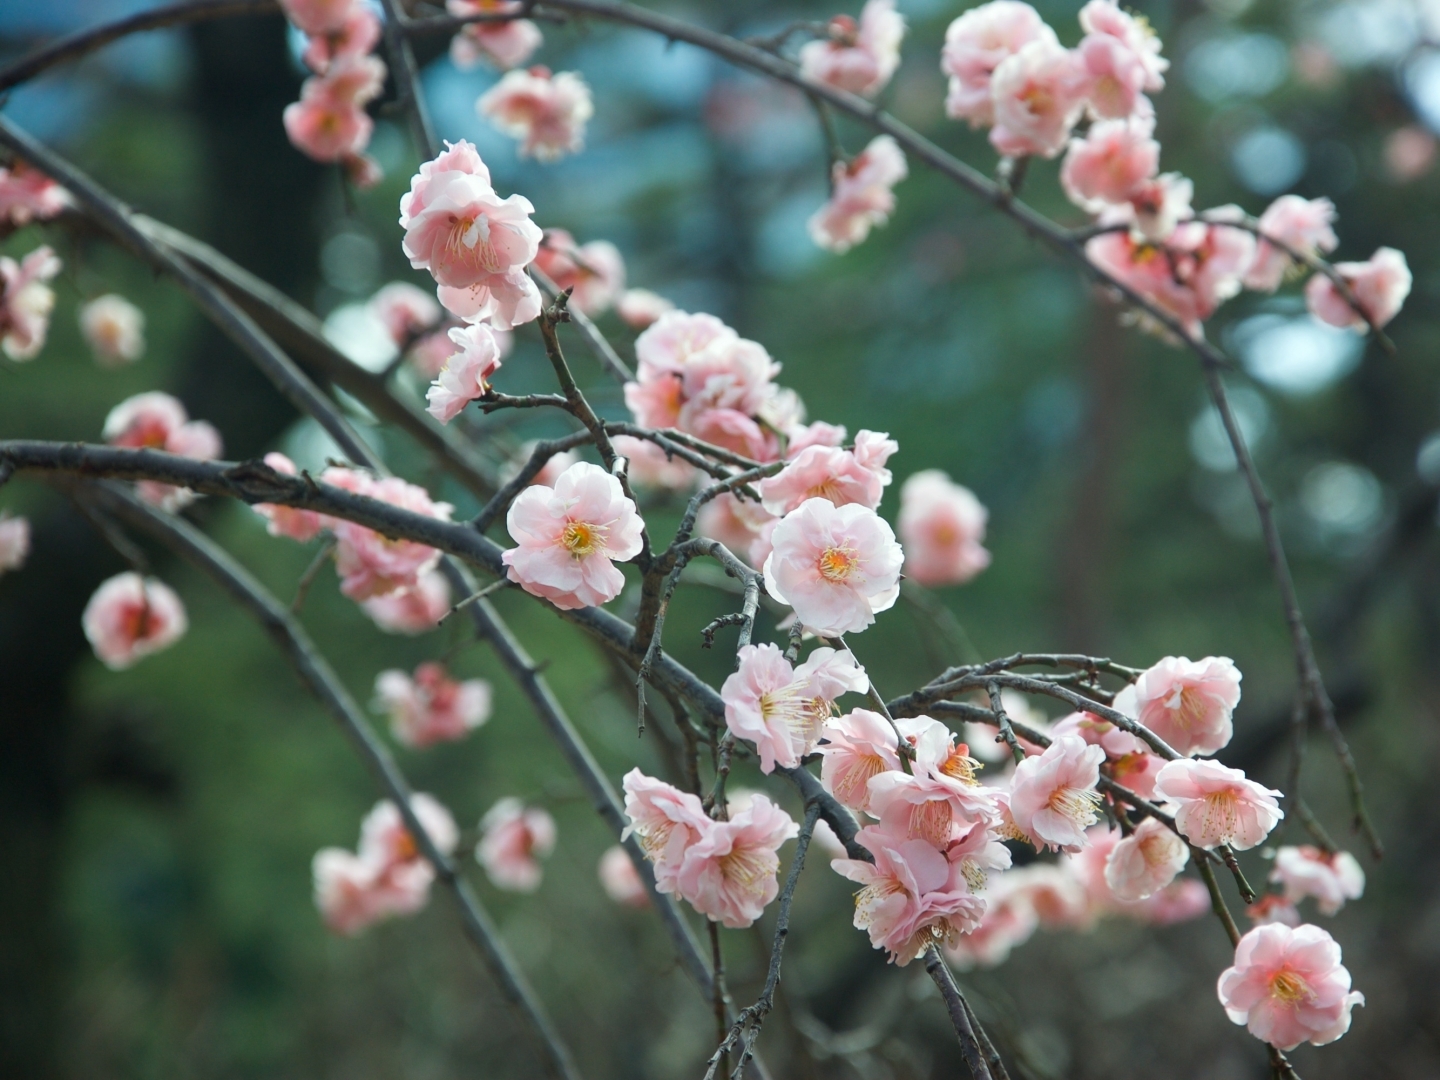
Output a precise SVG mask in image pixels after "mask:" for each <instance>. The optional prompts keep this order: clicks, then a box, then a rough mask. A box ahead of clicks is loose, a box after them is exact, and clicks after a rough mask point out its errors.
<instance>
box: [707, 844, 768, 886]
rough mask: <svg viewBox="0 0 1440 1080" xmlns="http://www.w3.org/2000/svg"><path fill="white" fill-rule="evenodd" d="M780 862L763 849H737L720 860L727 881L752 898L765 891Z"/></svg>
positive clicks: (722, 872)
mask: <svg viewBox="0 0 1440 1080" xmlns="http://www.w3.org/2000/svg"><path fill="white" fill-rule="evenodd" d="M779 865H780V860H779V859H777V858H776V857H775V854H774V853H773V852H770V851H765V850H764V849H763V848H759V849H757V848H735V849H734V850H732V851H731V852H730V854H729V855H724V856H722V857H721V859H720V873H721V874H723V875H724V877H725V881H726V882H727V883H728V884H730V885H731V886H733V887H735V888H736V889H739V890H740V891H742V892H744V893H747V894H749V895H750V896H759V895H760V894H761V893H763V892H764V891H765V882H766V881H767V880H768V879H769V878H770V877H772V876H773V875H774V873H775V870H776V868H777V867H778V866H779Z"/></svg>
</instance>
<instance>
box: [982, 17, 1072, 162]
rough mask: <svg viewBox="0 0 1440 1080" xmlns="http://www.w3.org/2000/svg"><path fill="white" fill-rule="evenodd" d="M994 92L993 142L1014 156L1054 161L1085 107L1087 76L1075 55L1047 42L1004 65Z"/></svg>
mask: <svg viewBox="0 0 1440 1080" xmlns="http://www.w3.org/2000/svg"><path fill="white" fill-rule="evenodd" d="M990 89H991V93H992V94H993V95H994V98H995V126H994V127H993V128H992V129H991V131H990V142H991V144H992V145H993V146H994V147H995V149H996V150H998V151H1000V153H1002V154H1006V155H1008V156H1010V157H1019V156H1023V155H1027V154H1029V155H1035V156H1038V157H1047V158H1052V157H1054V156H1055V155H1056V154H1058V153H1060V151H1061V150H1064V149H1065V144H1066V142H1067V141H1068V140H1069V138H1070V129H1071V128H1073V127H1074V126H1075V122H1076V121H1077V120H1079V119H1080V113H1081V111H1082V110H1083V109H1084V107H1085V91H1086V78H1085V72H1084V70H1083V69H1082V67H1081V65H1080V63H1079V61H1078V60H1077V58H1076V55H1075V54H1074V53H1072V52H1070V51H1069V50H1067V49H1064V48H1062V47H1061V46H1060V45H1058V44H1056V43H1055V41H1053V40H1051V39H1047V38H1040V39H1039V40H1036V41H1032V42H1030V44H1028V45H1026V46H1025V47H1024V48H1022V49H1021V50H1020V51H1019V52H1017V53H1016V54H1015V55H1014V56H1011V57H1008V58H1006V59H1005V60H1004V61H1002V62H1001V64H1000V66H999V67H997V68H996V69H995V74H994V76H993V77H992V78H991V80H990Z"/></svg>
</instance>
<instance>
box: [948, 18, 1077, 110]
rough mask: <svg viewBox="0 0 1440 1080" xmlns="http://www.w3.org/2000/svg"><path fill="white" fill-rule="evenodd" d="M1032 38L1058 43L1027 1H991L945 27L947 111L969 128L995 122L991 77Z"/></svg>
mask: <svg viewBox="0 0 1440 1080" xmlns="http://www.w3.org/2000/svg"><path fill="white" fill-rule="evenodd" d="M1032 41H1048V42H1051V43H1055V41H1056V38H1055V31H1054V30H1051V29H1050V27H1049V26H1047V25H1046V24H1045V20H1044V19H1042V18H1040V14H1039V12H1037V11H1036V10H1035V9H1034V8H1033V7H1031V6H1030V5H1029V4H1025V3H1021V2H1020V0H992V2H991V3H988V4H981V5H980V6H979V7H975V8H971V9H970V10H969V11H967V12H965V13H964V14H963V15H961V16H960V17H959V18H957V19H956V20H955V21H954V22H952V23H951V24H950V26H949V28H948V29H947V30H946V31H945V50H944V52H943V54H942V55H941V59H940V70H941V71H942V72H944V73H945V74H946V75H948V76H949V77H950V89H949V93H948V94H947V95H946V98H945V112H946V113H947V114H948V115H949V116H951V117H952V118H954V119H956V120H961V119H964V120H969V121H970V126H971V127H984V126H988V125H990V124H993V123H994V122H995V107H994V97H993V96H992V94H991V89H990V81H991V77H992V76H993V75H994V72H995V69H996V68H997V67H999V66H1000V64H1001V63H1003V62H1004V61H1005V60H1006V59H1008V58H1009V57H1011V56H1013V55H1015V54H1016V53H1017V52H1019V51H1020V50H1021V49H1022V48H1024V47H1025V46H1026V45H1028V44H1030V42H1032Z"/></svg>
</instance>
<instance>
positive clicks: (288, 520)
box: [251, 451, 325, 544]
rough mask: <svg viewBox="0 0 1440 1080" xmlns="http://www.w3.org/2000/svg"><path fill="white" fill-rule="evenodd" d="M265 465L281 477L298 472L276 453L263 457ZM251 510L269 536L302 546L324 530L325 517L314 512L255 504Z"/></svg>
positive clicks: (283, 456)
mask: <svg viewBox="0 0 1440 1080" xmlns="http://www.w3.org/2000/svg"><path fill="white" fill-rule="evenodd" d="M265 464H266V465H269V466H270V468H272V469H274V470H275V471H276V472H277V473H280V474H281V475H282V476H294V475H296V473H297V471H298V470H297V469H296V468H295V463H294V462H293V461H291V460H290V459H289V458H288V457H286V456H285V455H284V454H281V453H279V452H277V451H271V452H270V453H268V454H266V455H265ZM251 509H252V510H254V511H255V512H256V513H257V514H259V515H260V516H261V517H263V518H264V519H265V520H266V522H267V524H266V526H265V531H266V532H268V533H269V534H270V535H271V536H288V537H289V538H290V539H291V540H298V541H300V543H302V544H304V543H307V542H308V541H311V540H313V539H315V537H316V536H318V535H319V534H320V532H321V530H323V529H324V528H325V517H324V516H323V515H321V514H317V513H315V511H314V510H301V509H299V508H297V507H294V506H277V505H275V504H273V503H255V504H253V505H252V506H251Z"/></svg>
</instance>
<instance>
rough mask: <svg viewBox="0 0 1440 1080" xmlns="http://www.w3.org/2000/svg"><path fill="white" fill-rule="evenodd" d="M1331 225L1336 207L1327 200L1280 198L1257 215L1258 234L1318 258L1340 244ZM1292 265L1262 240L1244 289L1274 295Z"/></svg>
mask: <svg viewBox="0 0 1440 1080" xmlns="http://www.w3.org/2000/svg"><path fill="white" fill-rule="evenodd" d="M1334 221H1335V204H1334V203H1332V202H1331V201H1330V200H1329V199H1303V198H1301V197H1300V196H1299V195H1281V196H1280V197H1279V198H1278V199H1276V200H1275V201H1274V202H1273V203H1271V204H1270V205H1269V207H1267V208H1266V210H1265V213H1263V214H1261V215H1260V232H1261V233H1262V234H1263V236H1268V237H1272V238H1274V239H1275V240H1278V241H1280V242H1281V243H1282V244H1284V245H1286V246H1287V247H1290V248H1293V249H1295V250H1296V251H1298V252H1301V253H1302V254H1305V255H1320V254H1323V253H1325V252H1330V251H1334V250H1335V248H1336V247H1337V246H1338V245H1339V243H1340V240H1339V238H1338V237H1337V236H1336V235H1335V230H1334V229H1333V228H1332V227H1331V226H1332V225H1333V223H1334ZM1293 265H1294V263H1293V261H1292V260H1291V258H1290V255H1289V254H1288V253H1287V252H1286V251H1284V250H1283V249H1282V248H1278V247H1276V246H1275V245H1274V244H1271V243H1270V242H1269V241H1268V240H1265V239H1263V237H1262V239H1261V240H1260V242H1259V244H1258V245H1256V248H1255V261H1254V262H1253V263H1251V264H1250V272H1249V273H1248V274H1246V275H1245V287H1246V288H1247V289H1255V290H1257V291H1260V292H1274V291H1275V290H1276V289H1278V288H1279V287H1280V283H1281V282H1282V281H1283V280H1285V273H1286V271H1287V270H1289V269H1290V268H1291V267H1292V266H1293Z"/></svg>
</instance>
